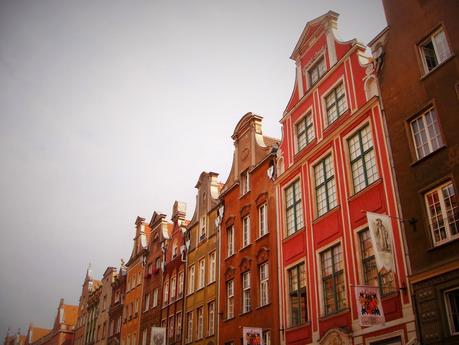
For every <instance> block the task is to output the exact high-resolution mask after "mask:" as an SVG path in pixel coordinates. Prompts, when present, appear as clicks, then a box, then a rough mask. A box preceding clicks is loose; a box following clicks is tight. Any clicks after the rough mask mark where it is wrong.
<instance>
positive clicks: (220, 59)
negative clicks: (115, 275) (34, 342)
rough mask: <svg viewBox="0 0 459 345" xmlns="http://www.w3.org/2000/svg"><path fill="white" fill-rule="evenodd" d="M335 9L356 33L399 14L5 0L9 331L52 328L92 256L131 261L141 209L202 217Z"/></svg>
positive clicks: (2, 289) (301, 5)
mask: <svg viewBox="0 0 459 345" xmlns="http://www.w3.org/2000/svg"><path fill="white" fill-rule="evenodd" d="M328 10H334V11H336V12H338V13H340V19H339V22H338V30H339V33H340V37H341V38H342V39H344V40H348V39H352V38H358V39H359V40H360V41H361V42H363V43H368V42H369V41H370V40H371V39H372V38H373V37H374V36H375V35H376V34H377V33H379V32H380V31H381V30H382V29H383V28H384V27H385V25H386V22H385V18H384V12H383V9H382V4H381V0H361V1H357V0H341V1H326V0H315V1H313V0H297V1H293V0H279V1H267V0H259V1H252V0H244V1H235V0H231V1H215V0H209V1H197V0H193V1H189V0H187V1H186V0H184V1H171V0H168V1H153V0H150V1H114V0H110V1H93V0H90V1H72V2H71V1H61V0H56V1H45V0H36V1H32V0H30V1H19V0H11V1H3V0H0V159H1V161H0V164H1V169H0V198H1V199H0V236H1V237H0V260H1V262H2V269H1V278H0V336H3V335H5V333H6V330H7V328H8V327H11V328H12V331H13V332H15V331H16V330H17V328H18V327H21V328H22V330H23V332H26V329H27V326H28V324H29V322H33V323H34V324H35V325H37V326H42V327H51V325H52V320H53V318H54V316H55V313H56V308H57V305H58V303H59V298H61V297H63V298H65V301H66V302H67V303H70V304H77V303H78V298H79V295H80V292H81V284H82V282H83V279H84V276H85V271H86V267H87V265H88V263H89V262H91V263H92V267H93V270H94V273H95V276H96V277H98V278H100V276H101V275H102V274H103V272H104V270H105V268H106V267H107V266H116V267H118V266H119V261H120V258H121V257H124V258H128V257H129V255H130V252H131V245H132V237H133V234H134V221H135V219H136V217H137V215H139V216H142V217H144V218H146V219H147V220H148V221H149V220H150V218H151V215H152V213H153V211H154V210H158V211H161V212H164V213H166V214H168V216H169V217H170V213H171V209H172V205H173V203H174V200H182V201H185V202H186V203H187V204H188V217H191V216H192V214H193V209H194V198H195V197H194V195H195V189H194V186H195V184H196V182H197V179H198V177H199V175H200V173H201V172H202V171H203V170H205V171H215V172H218V173H220V180H221V181H225V180H226V178H227V176H228V173H229V169H230V166H231V160H232V152H233V143H232V140H231V134H232V133H233V130H234V127H235V125H236V123H237V122H238V120H239V119H240V118H241V116H243V115H244V114H245V113H246V112H249V111H251V112H254V113H257V114H259V115H261V116H263V117H264V120H263V126H264V132H265V134H267V135H270V136H274V137H280V125H279V120H280V118H281V116H282V112H283V110H284V108H285V106H286V105H287V102H288V100H289V98H290V94H291V92H292V88H293V82H294V76H295V67H294V62H293V61H292V60H290V59H289V56H290V54H291V52H292V50H293V48H294V46H295V44H296V42H297V40H298V38H299V36H300V34H301V32H302V30H303V28H304V26H305V24H306V22H307V21H309V20H312V19H314V18H316V17H317V16H320V15H322V14H324V13H325V12H327V11H328ZM2 341H3V340H2Z"/></svg>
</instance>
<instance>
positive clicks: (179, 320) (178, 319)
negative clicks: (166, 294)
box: [175, 313, 182, 342]
mask: <svg viewBox="0 0 459 345" xmlns="http://www.w3.org/2000/svg"><path fill="white" fill-rule="evenodd" d="M175 320H176V321H175V322H176V326H175V341H176V342H180V340H181V338H182V313H177V314H176V316H175Z"/></svg>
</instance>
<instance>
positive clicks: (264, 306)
mask: <svg viewBox="0 0 459 345" xmlns="http://www.w3.org/2000/svg"><path fill="white" fill-rule="evenodd" d="M270 306H271V302H268V303H266V304H264V305H260V306H259V307H256V308H255V310H260V309H263V308H266V307H270Z"/></svg>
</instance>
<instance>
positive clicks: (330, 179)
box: [314, 155, 336, 217]
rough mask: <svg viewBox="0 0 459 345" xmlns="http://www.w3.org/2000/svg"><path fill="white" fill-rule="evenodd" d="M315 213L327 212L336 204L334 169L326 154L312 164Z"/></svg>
mask: <svg viewBox="0 0 459 345" xmlns="http://www.w3.org/2000/svg"><path fill="white" fill-rule="evenodd" d="M314 180H315V188H316V204H317V215H318V216H319V217H320V216H321V215H323V214H325V213H327V212H328V211H330V210H331V209H332V208H334V207H335V206H336V187H335V170H334V168H333V159H332V156H331V155H328V156H327V157H325V158H324V159H322V160H321V161H320V162H319V163H317V164H316V165H315V166H314Z"/></svg>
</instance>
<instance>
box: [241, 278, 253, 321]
mask: <svg viewBox="0 0 459 345" xmlns="http://www.w3.org/2000/svg"><path fill="white" fill-rule="evenodd" d="M251 309H252V306H251V301H250V272H249V271H247V272H244V273H242V312H243V313H247V312H249V311H250V310H251Z"/></svg>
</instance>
